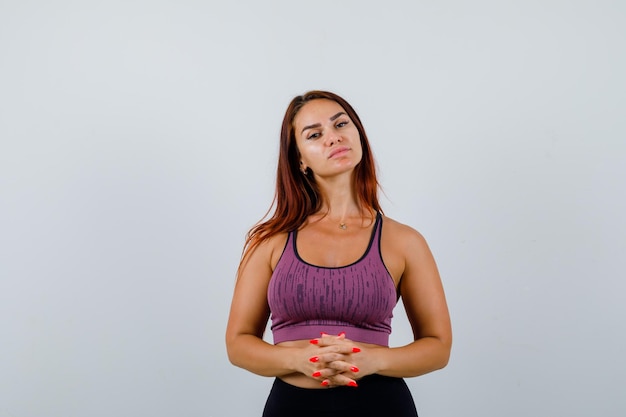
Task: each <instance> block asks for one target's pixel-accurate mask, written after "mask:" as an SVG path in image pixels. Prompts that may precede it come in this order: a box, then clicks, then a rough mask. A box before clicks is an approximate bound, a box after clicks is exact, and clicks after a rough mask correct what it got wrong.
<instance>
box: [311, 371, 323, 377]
mask: <svg viewBox="0 0 626 417" xmlns="http://www.w3.org/2000/svg"><path fill="white" fill-rule="evenodd" d="M311 376H312V377H313V378H317V377H318V376H322V373H321V372H320V371H315V372H313V375H311Z"/></svg>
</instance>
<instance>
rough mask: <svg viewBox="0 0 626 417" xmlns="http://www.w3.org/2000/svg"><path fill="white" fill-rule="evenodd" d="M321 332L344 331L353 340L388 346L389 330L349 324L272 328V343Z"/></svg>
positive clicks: (305, 338) (303, 337)
mask: <svg viewBox="0 0 626 417" xmlns="http://www.w3.org/2000/svg"><path fill="white" fill-rule="evenodd" d="M322 332H324V333H328V334H331V335H337V334H339V333H341V332H344V333H345V334H346V338H347V339H350V340H352V341H355V342H360V343H367V344H371V345H378V346H385V347H388V346H389V333H390V331H386V329H385V330H382V329H380V330H379V329H367V328H363V327H356V326H354V325H351V324H298V325H291V326H285V327H280V328H272V334H273V336H274V344H279V343H282V342H287V341H293V340H307V341H308V340H310V339H314V338H316V337H319V336H320V334H321V333H322Z"/></svg>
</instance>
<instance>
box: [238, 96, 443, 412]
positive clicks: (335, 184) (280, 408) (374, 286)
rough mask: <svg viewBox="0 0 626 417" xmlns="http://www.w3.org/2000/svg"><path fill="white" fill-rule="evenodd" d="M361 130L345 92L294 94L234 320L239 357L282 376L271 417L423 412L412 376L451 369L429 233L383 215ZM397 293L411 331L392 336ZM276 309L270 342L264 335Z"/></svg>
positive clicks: (242, 272) (243, 363)
mask: <svg viewBox="0 0 626 417" xmlns="http://www.w3.org/2000/svg"><path fill="white" fill-rule="evenodd" d="M377 193H378V182H377V179H376V171H375V164H374V159H373V155H372V152H371V150H370V146H369V142H368V140H367V136H366V134H365V130H364V129H363V126H362V124H361V121H360V119H359V117H358V116H357V114H356V112H355V111H354V109H353V108H352V106H350V104H348V102H346V101H345V100H344V99H343V98H341V97H339V96H338V95H336V94H333V93H330V92H324V91H311V92H309V93H306V94H304V95H302V96H298V97H295V98H294V99H293V100H292V102H291V103H290V104H289V107H288V108H287V111H286V114H285V117H284V120H283V124H282V130H281V137H280V154H279V160H278V175H277V181H276V195H275V200H274V207H275V210H274V213H273V215H271V217H270V218H269V219H268V220H266V221H265V222H262V223H259V224H257V225H256V226H255V227H254V228H252V230H251V231H250V232H249V234H248V238H247V241H246V245H245V250H244V254H243V257H242V260H241V263H240V265H239V270H238V277H237V282H236V285H235V291H234V295H233V300H232V306H231V311H230V317H229V320H228V326H227V330H226V346H227V350H228V355H229V358H230V361H231V362H232V363H233V364H234V365H236V366H239V367H242V368H244V369H247V370H249V371H251V372H254V373H255V374H258V375H263V376H271V377H276V379H275V381H274V385H273V387H272V390H271V392H270V395H269V398H268V400H267V403H266V405H265V410H264V413H263V416H265V417H282V416H308V415H311V416H343V417H346V416H352V415H354V416H368V415H377V416H380V415H385V416H417V412H416V409H415V405H414V402H413V399H412V397H411V394H410V392H409V390H408V388H407V386H406V384H405V382H404V380H403V378H405V377H414V376H418V375H422V374H425V373H428V372H431V371H434V370H437V369H440V368H442V367H444V366H445V365H446V364H447V362H448V357H449V355H450V347H451V343H452V331H451V326H450V318H449V314H448V308H447V305H446V300H445V296H444V291H443V287H442V284H441V280H440V278H439V273H438V271H437V266H436V264H435V261H434V259H433V256H432V254H431V252H430V250H429V248H428V245H427V243H426V241H425V240H424V238H423V237H422V236H421V235H420V234H419V233H418V232H417V231H415V230H413V229H412V228H410V227H408V226H406V225H403V224H401V223H398V222H396V221H394V220H392V219H390V218H388V217H385V216H384V215H382V211H381V208H380V205H379V202H378V196H377ZM399 297H401V298H402V301H403V303H404V307H405V310H406V313H407V316H408V320H409V322H410V323H411V326H412V329H413V334H414V341H413V342H411V343H409V344H407V345H406V346H402V347H389V346H388V339H389V334H390V333H391V317H392V311H393V308H394V306H395V305H396V303H397V301H398V299H399ZM270 317H271V320H272V326H271V328H272V333H273V337H274V344H269V343H267V342H265V341H264V340H263V339H262V337H263V332H264V329H265V327H266V324H267V321H268V319H270Z"/></svg>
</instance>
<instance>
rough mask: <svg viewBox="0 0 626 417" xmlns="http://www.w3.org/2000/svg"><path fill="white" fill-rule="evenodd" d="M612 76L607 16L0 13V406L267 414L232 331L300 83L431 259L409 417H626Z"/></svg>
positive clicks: (56, 411) (123, 6)
mask: <svg viewBox="0 0 626 417" xmlns="http://www.w3.org/2000/svg"><path fill="white" fill-rule="evenodd" d="M625 74H626V3H624V2H623V1H621V0H615V1H607V0H590V1H576V0H574V1H565V0H563V1H552V0H542V1H539V0H525V1H495V0H494V1H486V0H477V1H472V2H469V1H461V0H454V1H445V0H444V1H393V0H392V1H388V2H380V1H363V0H360V1H357V0H353V1H342V0H335V1H327V0H317V1H308V2H300V1H287V0H283V1H252V0H248V1H243V0H242V1H232V2H227V1H210V0H208V1H206V0H205V1H194V0H176V1H163V0H153V1H147V0H124V1H121V0H109V1H78V0H76V1H71V0H56V1H43V0H19V1H18V0H1V1H0V417H85V416H89V417H104V416H107V417H108V416H119V417H126V416H128V417H131V416H132V417H134V416H152V417H170V416H171V417H174V416H189V417H200V416H207V417H221V416H242V417H247V416H259V415H260V412H261V409H262V407H263V404H264V401H265V398H266V395H267V393H268V389H269V386H270V384H271V379H269V378H263V377H260V376H256V375H253V374H251V373H249V372H247V371H244V370H241V369H238V368H235V367H234V366H232V365H231V364H230V363H229V362H228V359H227V357H226V351H225V346H224V330H225V326H226V320H227V315H228V309H229V304H230V297H231V294H232V290H233V286H234V278H235V270H236V268H237V264H238V260H239V256H240V254H241V249H242V245H243V241H244V236H245V233H246V231H247V230H248V229H249V228H250V227H251V226H252V225H253V224H254V223H255V222H256V221H258V220H259V219H260V218H261V217H262V216H263V214H264V213H265V211H266V210H267V208H268V207H269V205H270V203H271V200H272V195H273V190H274V188H273V187H274V175H275V169H276V156H277V150H278V134H279V126H280V122H281V119H282V116H283V112H284V110H285V108H286V106H287V104H288V103H289V101H290V100H291V98H292V97H293V96H295V95H298V94H301V93H303V92H305V91H307V90H310V89H327V90H331V91H334V92H337V93H339V94H340V95H342V96H344V97H345V98H346V99H347V100H348V101H349V102H351V103H352V104H353V105H354V107H355V108H356V110H357V112H358V113H359V115H360V116H361V119H362V120H363V123H364V125H365V128H366V130H367V132H368V135H369V137H370V140H371V145H372V148H373V150H374V153H375V155H376V158H377V163H378V166H379V171H380V182H381V184H382V187H383V190H384V194H381V198H382V204H383V208H384V210H385V212H386V214H387V215H388V216H390V217H392V218H395V219H397V220H398V221H401V222H403V223H406V224H409V225H411V226H412V227H414V228H416V229H417V230H419V231H420V232H421V233H422V234H424V235H425V237H426V238H427V240H428V242H429V243H430V246H431V249H432V251H433V252H434V254H435V257H436V259H437V261H438V264H439V267H440V270H441V275H442V278H443V281H444V285H445V289H446V293H447V296H448V302H449V306H450V311H451V314H452V319H453V327H454V336H455V341H454V346H453V351H452V357H451V360H450V363H449V365H448V367H447V368H445V369H444V370H441V371H438V372H435V373H432V374H430V375H426V376H422V377H419V378H414V379H410V380H408V383H409V386H410V387H411V390H412V392H413V394H414V396H415V399H416V402H417V407H418V411H419V413H420V416H422V417H457V416H489V417H500V416H508V417H522V416H541V417H554V416H568V417H582V416H590V415H591V416H603V417H622V416H624V415H626V396H625V395H624V393H625V392H626V379H625V377H624V375H626V360H625V359H624V356H625V355H626V337H625V336H624V330H625V329H626V307H625V306H624V291H625V289H626V284H625V282H624V278H625V273H624V271H625V269H626V260H625V259H626V221H625V220H624V213H626V196H625V191H626V187H625V186H626V117H625V116H626V76H625ZM410 341H411V333H410V328H409V326H408V323H407V322H406V318H405V316H404V314H403V311H402V309H401V308H400V307H399V308H398V309H397V310H396V312H395V318H394V332H393V334H392V338H391V342H392V345H394V346H395V345H400V344H404V343H408V342H410Z"/></svg>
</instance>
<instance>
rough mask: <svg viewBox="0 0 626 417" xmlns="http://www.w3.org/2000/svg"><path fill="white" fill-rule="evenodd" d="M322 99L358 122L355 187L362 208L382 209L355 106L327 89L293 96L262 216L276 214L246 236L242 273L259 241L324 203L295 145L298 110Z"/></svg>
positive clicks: (284, 229) (299, 220)
mask: <svg viewBox="0 0 626 417" xmlns="http://www.w3.org/2000/svg"><path fill="white" fill-rule="evenodd" d="M320 99H326V100H332V101H334V102H336V103H337V104H339V105H340V106H341V107H343V109H344V110H345V112H346V114H347V115H348V116H349V117H350V119H351V120H352V122H353V123H354V124H355V126H356V128H357V130H358V132H359V136H360V139H361V147H362V149H363V156H362V157H361V161H360V162H359V163H358V164H357V165H356V167H355V170H354V175H353V176H352V186H353V187H354V191H355V194H356V195H357V198H358V200H359V202H360V203H361V205H362V207H363V208H365V209H366V210H368V211H380V212H382V209H381V207H380V204H379V202H378V188H379V184H378V180H377V177H376V166H375V162H374V155H373V154H372V151H371V149H370V145H369V141H368V139H367V135H366V134H365V129H364V128H363V124H362V123H361V119H360V118H359V116H358V115H357V113H356V112H355V111H354V109H353V108H352V106H351V105H350V104H349V103H348V102H347V101H346V100H344V99H343V98H342V97H340V96H338V95H337V94H334V93H331V92H328V91H319V90H314V91H309V92H308V93H305V94H303V95H301V96H297V97H294V99H293V100H291V102H290V103H289V106H288V107H287V111H286V112H285V117H284V118H283V123H282V127H281V129H280V149H279V155H278V169H277V172H276V191H275V193H274V200H273V201H272V204H271V205H270V208H269V209H268V211H267V213H265V216H263V219H266V218H267V215H268V214H269V213H270V211H271V210H272V207H274V208H275V209H274V213H273V214H272V216H271V217H270V218H269V219H267V220H265V221H263V219H261V221H259V223H257V224H256V225H255V226H254V227H252V229H250V231H249V232H248V234H247V235H246V242H245V245H244V250H243V255H242V258H241V263H240V264H239V270H238V272H241V268H242V265H243V263H244V262H245V260H246V259H247V257H248V255H249V254H250V253H251V252H252V251H253V250H254V249H255V248H256V247H258V245H259V244H261V243H263V242H264V241H265V240H267V239H269V238H271V237H272V236H274V235H276V234H278V233H282V232H291V231H293V230H297V229H298V228H299V227H300V226H301V225H302V224H303V223H304V221H305V220H306V219H307V217H308V216H310V215H311V214H313V213H315V212H317V211H318V210H319V209H320V208H321V206H322V201H321V193H320V190H319V187H318V185H317V184H316V182H315V178H314V176H313V175H311V174H310V171H307V172H306V173H305V174H303V173H302V172H301V171H300V152H299V151H298V147H297V145H296V137H295V132H294V130H295V129H294V119H295V117H296V115H297V114H298V112H299V111H300V110H301V109H302V107H304V105H305V104H307V103H308V102H310V101H313V100H320ZM238 275H239V274H238Z"/></svg>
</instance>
